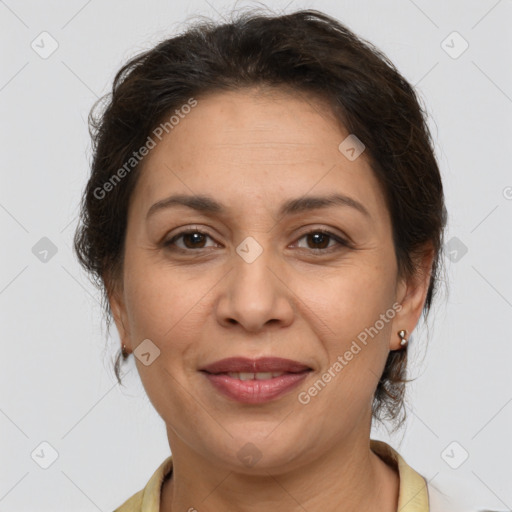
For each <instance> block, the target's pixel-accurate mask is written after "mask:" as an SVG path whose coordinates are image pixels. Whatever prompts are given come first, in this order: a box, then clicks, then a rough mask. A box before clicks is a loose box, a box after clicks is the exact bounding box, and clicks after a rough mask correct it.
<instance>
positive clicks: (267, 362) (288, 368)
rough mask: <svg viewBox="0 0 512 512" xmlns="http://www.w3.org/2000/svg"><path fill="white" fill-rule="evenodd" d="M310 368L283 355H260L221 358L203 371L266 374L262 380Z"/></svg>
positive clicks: (215, 373)
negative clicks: (256, 356)
mask: <svg viewBox="0 0 512 512" xmlns="http://www.w3.org/2000/svg"><path fill="white" fill-rule="evenodd" d="M308 370H312V368H311V367H309V366H307V365H306V364H303V363H300V362H299V361H293V360H292V359H284V358H282V357H260V358H259V359H249V358H247V357H229V358H227V359H221V360H220V361H216V362H214V363H211V364H209V365H207V366H205V367H203V368H201V371H204V372H207V373H210V374H213V375H219V374H221V373H225V374H230V373H231V374H239V375H241V376H244V375H245V376H248V375H265V377H263V378H262V379H261V380H264V379H265V378H270V377H268V374H269V373H270V374H275V376H277V377H278V376H279V375H277V374H283V373H301V372H305V371H308ZM272 376H274V375H271V377H272ZM253 378H254V377H251V378H248V377H246V378H244V377H242V380H251V379H253Z"/></svg>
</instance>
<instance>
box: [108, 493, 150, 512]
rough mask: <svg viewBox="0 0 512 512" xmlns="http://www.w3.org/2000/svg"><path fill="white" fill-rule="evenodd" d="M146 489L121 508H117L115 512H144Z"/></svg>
mask: <svg viewBox="0 0 512 512" xmlns="http://www.w3.org/2000/svg"><path fill="white" fill-rule="evenodd" d="M143 493H144V489H141V490H140V491H139V492H136V493H135V494H134V495H133V496H132V497H131V498H128V499H127V500H126V501H125V502H124V503H123V504H122V505H121V506H119V507H117V508H116V509H115V510H114V512H140V511H141V510H142V495H143Z"/></svg>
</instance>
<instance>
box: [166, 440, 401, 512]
mask: <svg viewBox="0 0 512 512" xmlns="http://www.w3.org/2000/svg"><path fill="white" fill-rule="evenodd" d="M176 441H177V443H176ZM171 445H172V446H173V447H174V450H172V454H173V471H172V475H171V477H170V478H169V479H167V480H166V481H165V482H164V484H163V486H162V496H161V498H162V499H161V506H160V512H176V511H178V510H180V511H183V510H187V511H188V510H190V511H193V510H194V509H195V510H199V511H201V512H216V511H219V510H237V511H240V512H268V510H269V509H270V510H272V509H275V508H276V507H278V506H283V507H285V509H286V510H287V511H290V512H304V510H307V511H308V512H317V511H318V512H320V511H322V512H330V511H332V512H334V511H339V510H343V512H352V511H353V512H355V511H357V512H366V511H368V512H370V511H373V510H379V511H381V512H396V510H397V507H398V492H399V477H398V473H397V471H396V469H394V468H392V467H391V466H389V465H388V464H386V463H385V462H384V461H383V460H382V459H381V458H380V457H378V456H377V455H376V454H375V453H374V452H373V451H371V450H370V444H369V438H366V439H361V440H360V441H358V442H355V443H354V442H353V441H352V440H351V441H347V442H344V443H343V446H341V447H339V448H337V449H335V450H329V452H328V453H324V454H322V455H321V456H320V457H319V456H318V455H317V454H316V455H315V458H314V459H313V458H312V459H310V460H308V461H306V462H305V463H303V464H302V465H296V466H294V468H293V469H290V470H288V471H273V470H269V471H268V472H267V471H265V472H264V474H263V475H262V474H258V475H256V476H255V475H248V474H246V473H238V472H236V471H232V470H229V469H227V468H226V467H223V466H222V465H221V464H220V465H216V464H215V463H214V462H213V463H212V462H211V461H210V460H205V459H204V458H202V457H201V456H199V455H198V454H197V453H196V452H193V451H190V450H189V447H188V446H186V445H184V444H180V443H179V439H173V442H172V444H171Z"/></svg>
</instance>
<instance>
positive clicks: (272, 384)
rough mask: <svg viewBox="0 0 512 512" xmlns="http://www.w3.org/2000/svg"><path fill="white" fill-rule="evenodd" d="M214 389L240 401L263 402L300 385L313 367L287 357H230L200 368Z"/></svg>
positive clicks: (274, 398) (278, 396) (249, 402)
mask: <svg viewBox="0 0 512 512" xmlns="http://www.w3.org/2000/svg"><path fill="white" fill-rule="evenodd" d="M200 371H201V372H202V373H203V374H204V375H205V376H206V378H207V380H208V382H209V383H210V384H211V385H212V386H213V388H214V389H215V390H216V391H218V392H220V393H221V394H222V395H223V396H224V397H227V398H229V399H230V400H234V401H236V402H242V403H248V404H261V403H264V402H268V401H271V400H276V399H277V398H280V397H281V396H283V395H285V394H286V393H288V392H290V391H291V390H292V389H293V388H295V387H296V386H298V385H299V384H300V383H301V382H302V381H303V380H304V379H305V378H306V377H307V375H308V374H309V373H310V372H312V371H313V369H312V368H311V367H309V366H307V365H305V364H302V363H299V362H298V361H292V360H290V359H283V358H269V357H267V358H260V359H256V360H254V359H248V358H240V357H236V358H229V359H223V360H221V361H217V362H215V363H212V364H210V365H208V366H206V367H204V368H201V370H200Z"/></svg>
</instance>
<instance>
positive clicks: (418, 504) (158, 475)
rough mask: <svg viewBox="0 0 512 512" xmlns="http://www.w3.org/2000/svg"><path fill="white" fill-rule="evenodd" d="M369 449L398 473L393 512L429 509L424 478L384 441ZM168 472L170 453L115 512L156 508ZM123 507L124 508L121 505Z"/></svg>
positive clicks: (154, 511)
mask: <svg viewBox="0 0 512 512" xmlns="http://www.w3.org/2000/svg"><path fill="white" fill-rule="evenodd" d="M370 449H371V450H372V451H373V452H374V453H376V454H377V455H378V456H379V457H380V458H381V459H382V460H384V462H386V463H387V464H390V465H391V466H393V467H394V468H395V469H396V470H397V471H398V474H399V478H400V490H399V497H398V510H397V512H429V500H428V490H427V482H426V480H425V478H424V477H423V476H421V475H420V474H419V473H417V472H416V471H415V470H414V469H413V468H412V467H411V466H409V465H408V464H407V462H406V461H405V460H404V458H403V457H402V456H401V455H400V454H399V453H398V452H397V451H396V450H395V449H394V448H392V447H391V446H390V445H389V444H387V443H385V442H384V441H378V440H376V439H370ZM171 472H172V455H170V456H169V457H167V458H166V459H165V460H164V461H163V462H162V463H161V464H160V466H159V467H158V468H157V470H156V471H155V472H154V473H153V475H152V476H151V478H150V479H149V481H148V483H147V484H146V487H144V489H142V490H141V491H139V492H138V493H137V494H135V495H134V496H132V498H130V499H129V500H128V501H127V502H126V503H125V504H124V505H122V506H121V507H120V508H118V509H116V511H115V512H141V511H144V512H159V510H160V491H161V488H162V483H163V481H164V479H166V477H169V476H170V474H171ZM125 507H126V508H125Z"/></svg>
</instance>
